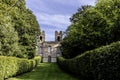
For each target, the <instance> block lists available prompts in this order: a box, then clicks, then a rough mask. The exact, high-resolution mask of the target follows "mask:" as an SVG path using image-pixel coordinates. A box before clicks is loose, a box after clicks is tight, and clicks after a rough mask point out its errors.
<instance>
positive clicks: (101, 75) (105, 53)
mask: <svg viewBox="0 0 120 80" xmlns="http://www.w3.org/2000/svg"><path fill="white" fill-rule="evenodd" d="M58 64H59V66H60V67H61V68H63V69H64V70H67V71H70V72H71V73H74V74H77V75H79V76H81V77H82V78H83V79H84V80H88V79H91V80H120V71H119V69H120V41H118V42H114V43H112V44H110V45H107V46H103V47H100V48H97V49H94V50H91V51H87V52H85V53H83V54H81V55H79V56H77V57H75V58H73V59H64V58H62V57H58Z"/></svg>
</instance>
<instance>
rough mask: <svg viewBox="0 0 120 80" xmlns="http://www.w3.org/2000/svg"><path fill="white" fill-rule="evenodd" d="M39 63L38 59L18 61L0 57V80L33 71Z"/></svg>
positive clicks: (17, 59)
mask: <svg viewBox="0 0 120 80" xmlns="http://www.w3.org/2000/svg"><path fill="white" fill-rule="evenodd" d="M39 62H40V57H35V58H34V59H20V58H15V57H5V56H0V80H4V79H6V78H9V77H12V76H16V75H18V74H22V73H25V72H28V71H31V70H32V69H34V68H35V67H36V66H37V65H38V63H39Z"/></svg>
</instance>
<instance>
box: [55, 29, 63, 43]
mask: <svg viewBox="0 0 120 80" xmlns="http://www.w3.org/2000/svg"><path fill="white" fill-rule="evenodd" d="M60 41H62V31H60V32H58V31H55V42H60Z"/></svg>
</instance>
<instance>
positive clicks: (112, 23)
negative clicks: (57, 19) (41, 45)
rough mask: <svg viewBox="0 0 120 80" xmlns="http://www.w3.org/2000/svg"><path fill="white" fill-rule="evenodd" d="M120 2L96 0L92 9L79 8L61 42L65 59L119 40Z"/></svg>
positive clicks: (117, 0) (116, 0) (119, 0)
mask: <svg viewBox="0 0 120 80" xmlns="http://www.w3.org/2000/svg"><path fill="white" fill-rule="evenodd" d="M119 7H120V0H108V1H106V0H98V1H97V4H96V6H94V7H85V9H83V7H81V9H79V10H78V12H76V13H75V14H74V15H73V16H72V18H71V22H72V24H71V25H70V26H69V27H68V29H67V31H66V36H65V38H64V40H63V42H62V48H61V49H62V52H63V56H64V57H65V58H73V57H75V56H77V55H79V54H82V53H83V52H85V51H89V50H92V49H94V48H97V47H100V46H103V45H107V44H110V43H111V42H116V41H119V40H120V35H119V33H120V28H119V25H120V24H119V23H120V22H119V19H120V18H119V17H120V14H119V13H120V10H119Z"/></svg>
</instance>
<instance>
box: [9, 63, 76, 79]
mask: <svg viewBox="0 0 120 80" xmlns="http://www.w3.org/2000/svg"><path fill="white" fill-rule="evenodd" d="M8 80H78V79H77V78H75V77H73V76H71V75H69V74H67V73H65V72H63V71H62V70H60V69H59V67H58V66H57V64H56V63H40V64H39V66H38V67H37V68H36V69H35V70H33V71H32V72H29V73H25V74H23V75H20V76H18V77H15V78H10V79H8Z"/></svg>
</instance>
